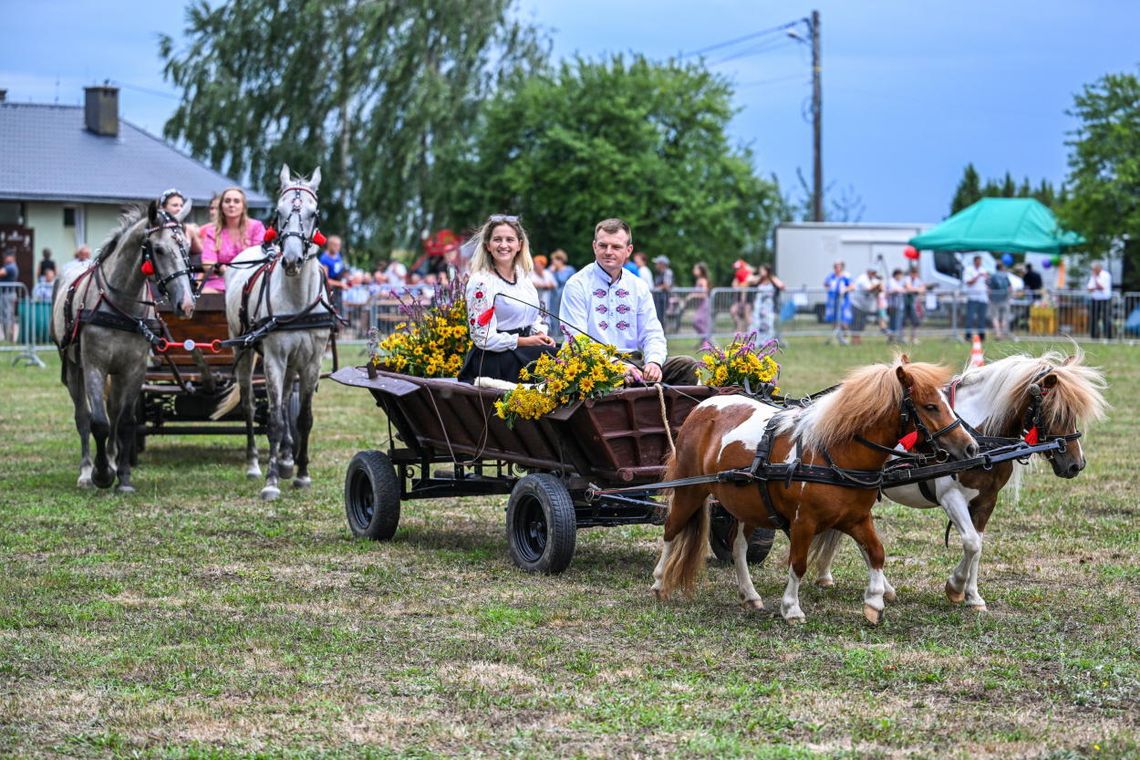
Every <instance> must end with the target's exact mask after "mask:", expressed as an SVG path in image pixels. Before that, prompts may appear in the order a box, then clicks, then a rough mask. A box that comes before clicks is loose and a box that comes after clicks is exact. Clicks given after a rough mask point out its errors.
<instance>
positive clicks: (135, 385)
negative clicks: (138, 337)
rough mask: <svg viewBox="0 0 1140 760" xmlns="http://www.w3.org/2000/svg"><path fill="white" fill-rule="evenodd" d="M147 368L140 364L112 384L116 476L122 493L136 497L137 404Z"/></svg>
mask: <svg viewBox="0 0 1140 760" xmlns="http://www.w3.org/2000/svg"><path fill="white" fill-rule="evenodd" d="M145 366H146V365H145V364H144V363H143V362H141V361H140V362H139V363H138V364H137V365H132V366H131V367H130V368H129V369H128V370H127V371H126V372H124V373H122V374H120V375H118V376H117V377H116V378H115V381H114V382H113V383H112V384H111V409H113V410H114V414H113V416H112V417H111V435H112V440H114V441H115V459H116V462H115V474H116V475H117V476H118V478H119V488H118V491H119V493H134V492H135V487H134V486H133V485H131V450H132V449H133V448H134V445H135V424H134V414H135V411H134V410H135V402H136V401H138V394H139V391H140V389H141V388H142V381H143V372H144V371H145Z"/></svg>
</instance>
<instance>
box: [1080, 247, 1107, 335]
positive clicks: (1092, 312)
mask: <svg viewBox="0 0 1140 760" xmlns="http://www.w3.org/2000/svg"><path fill="white" fill-rule="evenodd" d="M1085 289H1086V290H1088V292H1089V336H1090V337H1092V338H1099V337H1101V335H1100V333H1101V328H1102V327H1103V328H1104V337H1105V338H1108V339H1111V338H1112V309H1111V308H1109V304H1110V303H1111V301H1112V275H1111V274H1109V273H1108V270H1107V269H1105V268H1104V263H1103V262H1100V261H1094V262H1093V263H1092V272H1091V273H1090V274H1089V281H1088V283H1087V284H1086V285H1085Z"/></svg>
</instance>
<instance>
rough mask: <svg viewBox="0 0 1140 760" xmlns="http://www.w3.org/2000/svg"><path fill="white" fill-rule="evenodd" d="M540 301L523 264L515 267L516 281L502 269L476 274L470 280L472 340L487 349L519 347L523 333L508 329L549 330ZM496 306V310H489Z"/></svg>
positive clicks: (536, 331) (468, 304)
mask: <svg viewBox="0 0 1140 760" xmlns="http://www.w3.org/2000/svg"><path fill="white" fill-rule="evenodd" d="M496 296H499V297H498V298H496ZM503 296H510V297H509V298H506V297H503ZM516 299H517V300H516ZM520 301H521V303H520ZM538 304H539V298H538V291H537V290H536V289H535V287H534V283H532V282H531V281H530V277H528V276H527V275H526V273H524V272H523V270H522V267H515V282H514V284H513V285H512V284H511V283H509V282H507V281H506V280H504V279H503V278H502V277H500V276H499V274H498V272H494V271H487V272H476V273H474V274H472V275H471V278H470V279H469V280H467V327H468V330H469V331H470V333H471V340H472V341H473V342H474V343H475V345H476V346H478V347H479V348H481V349H483V350H485V351H508V350H511V349H514V348H517V347H518V343H519V336H518V335H515V334H513V333H509V332H506V331H507V330H518V329H521V328H524V327H530V328H531V333H532V334H535V333H543V334H545V333H546V326H545V325H544V324H543V321H542V314H541V312H539V310H538ZM492 307H494V310H493V311H490V312H488V310H489V309H491V308H492Z"/></svg>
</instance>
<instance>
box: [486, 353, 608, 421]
mask: <svg viewBox="0 0 1140 760" xmlns="http://www.w3.org/2000/svg"><path fill="white" fill-rule="evenodd" d="M626 369H627V367H626V365H624V364H623V363H621V361H620V359H619V357H618V353H617V349H615V348H614V347H613V346H607V345H603V344H601V343H598V342H597V341H594V340H591V339H590V338H588V337H586V336H584V335H578V336H575V337H568V338H567V339H566V342H565V343H563V344H562V347H561V348H559V349H558V353H557V354H555V355H554V356H551V355H549V354H544V355H542V356H540V357H539V358H538V359H537V360H535V361H534V362H532V363H531V365H530V366H529V367H528V368H526V369H523V370H522V372H521V373H520V374H519V377H520V379H521V380H523V382H524V384H523V385H519V387H517V388H515V389H514V390H511V391H507V393H506V394H504V396H503V397H502V398H501V399H500V400H498V401H496V402H495V414H496V416H498V417H500V418H501V419H503V420H506V423H507V426H508V427H512V426H514V423H515V422H516V421H517V420H520V419H523V420H536V419H538V418H539V417H542V416H543V415H546V414H550V413H551V412H552V411H554V410H555V409H557V408H558V407H559V406H565V405H567V404H571V403H573V402H575V401H580V400H582V399H587V398H599V397H601V396H604V395H606V394H607V393H610V392H611V391H614V390H616V389H618V388H620V387H621V386H622V383H623V381H624V379H625V372H626Z"/></svg>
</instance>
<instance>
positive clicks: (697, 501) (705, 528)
mask: <svg viewBox="0 0 1140 760" xmlns="http://www.w3.org/2000/svg"><path fill="white" fill-rule="evenodd" d="M680 469H681V467H680V465H679V463H678V462H677V455H676V452H674V453H673V454H670V455H669V458H668V459H667V460H666V462H665V479H666V480H673V479H674V478H677V477H678V476H679V475H680V472H679V471H680ZM707 496H708V489H707V488H706V487H702V486H684V487H681V488H675V489H673V492H672V494H671V495H670V497H669V511H670V512H673V511H675V510H678V509H684V510H686V511H688V512H690V513H691V515H690V517H689V519H688V521H687V522H686V523H685V524H684V525H683V526H682V527H681V529H680V531H678V532H677V535H676V536H675V537H674V538H673V542H672V545H671V548H670V551H669V557H668V559H666V560H665V567H664V568H662V575H661V593H662V596H663V597H668V596H669V594H670V593H671V592H672V591H673V590H674V589H681V591H682V592H683V593H684V594H685V595H686V596H691V595H692V593H693V590H694V589H695V588H696V583H697V578H698V576H699V575H700V572H701V570H703V569H704V567H705V555H706V553H707V552H708V546H709V505H708V499H707Z"/></svg>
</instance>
